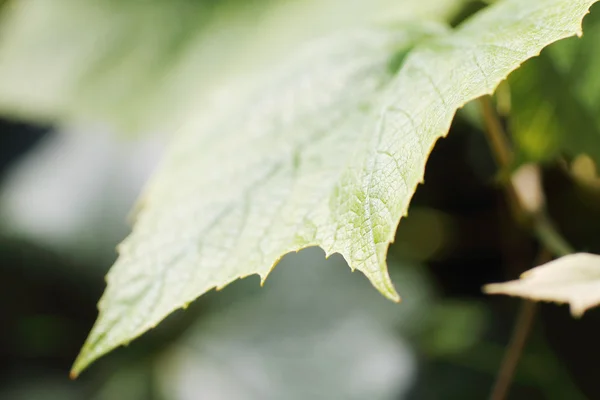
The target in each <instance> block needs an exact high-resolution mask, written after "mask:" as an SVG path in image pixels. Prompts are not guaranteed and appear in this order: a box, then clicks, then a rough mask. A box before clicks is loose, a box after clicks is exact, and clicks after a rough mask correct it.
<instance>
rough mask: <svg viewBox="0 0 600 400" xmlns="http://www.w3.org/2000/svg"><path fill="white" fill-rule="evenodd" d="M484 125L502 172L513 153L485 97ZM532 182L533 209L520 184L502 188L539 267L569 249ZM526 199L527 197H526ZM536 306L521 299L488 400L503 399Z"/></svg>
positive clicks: (510, 183) (511, 182)
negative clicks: (529, 235)
mask: <svg viewBox="0 0 600 400" xmlns="http://www.w3.org/2000/svg"><path fill="white" fill-rule="evenodd" d="M479 102H480V106H481V109H482V113H483V118H484V121H485V126H486V135H487V138H488V142H489V144H490V148H491V150H492V153H493V154H494V158H495V159H496V163H497V164H498V166H499V167H500V168H501V169H503V170H506V169H507V168H508V167H510V164H511V163H512V161H513V151H512V149H511V146H510V143H509V142H508V139H507V137H506V133H505V132H504V129H503V128H502V124H501V123H500V119H499V118H498V115H497V114H496V111H495V110H494V106H493V104H492V101H491V99H490V98H489V97H482V98H480V100H479ZM534 179H535V180H534V181H533V182H531V183H530V185H529V186H530V188H529V189H530V190H536V191H537V192H536V193H534V194H535V195H537V197H538V198H539V199H540V200H539V201H537V202H533V203H531V204H533V206H532V205H531V204H529V203H527V202H526V201H523V199H525V198H527V197H528V196H526V195H527V193H524V192H520V190H521V191H524V190H525V189H526V188H524V187H523V186H522V185H516V184H515V181H514V180H513V179H507V181H506V184H505V186H504V189H505V191H506V194H507V197H508V199H509V201H510V205H511V209H512V212H513V216H514V218H515V220H516V222H517V223H523V222H524V221H529V222H530V223H531V225H532V227H533V233H534V234H535V235H536V236H537V238H538V240H539V241H540V243H541V244H542V245H543V250H542V252H541V253H540V256H539V257H538V260H536V266H537V265H540V264H543V263H544V262H547V261H549V260H550V259H551V255H555V256H564V255H566V254H570V253H572V252H573V250H572V247H571V246H570V245H569V243H568V242H567V241H566V240H565V239H564V238H563V237H562V235H561V234H560V233H559V232H558V231H557V230H556V229H555V227H554V225H553V224H552V222H551V221H550V219H549V218H548V216H547V214H546V212H545V209H544V202H543V198H544V196H543V190H542V186H541V183H540V182H539V176H537V175H535V178H534ZM529 197H530V196H529ZM535 313H536V304H535V303H534V302H532V301H528V300H523V301H522V302H521V308H520V311H519V315H518V317H517V320H516V322H515V326H514V328H513V332H512V335H511V339H510V342H509V344H508V346H507V348H506V352H505V354H504V358H503V360H502V364H501V365H500V369H499V371H498V376H497V378H496V382H495V384H494V387H493V389H492V393H491V395H490V399H491V400H503V399H505V398H506V396H507V394H508V391H509V389H510V386H511V384H512V380H513V377H514V374H515V371H516V368H517V365H518V364H519V359H520V358H521V354H522V353H523V350H524V348H525V344H526V342H527V337H528V336H529V333H530V331H531V328H532V326H533V323H534V321H535Z"/></svg>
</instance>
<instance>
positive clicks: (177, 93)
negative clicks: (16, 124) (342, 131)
mask: <svg viewBox="0 0 600 400" xmlns="http://www.w3.org/2000/svg"><path fill="white" fill-rule="evenodd" d="M467 1H468V0H421V1H419V2H414V1H410V0H399V1H398V0H305V1H301V2H298V1H293V0H254V1H244V0H170V1H162V0H151V1H144V2H139V1H135V0H134V1H132V0H125V1H113V0H99V1H96V0H83V1H80V0H56V1H53V2H52V4H50V3H49V2H47V1H43V0H26V1H18V2H13V3H11V4H10V5H8V6H6V7H4V8H3V9H2V11H3V14H2V19H1V21H0V76H1V77H2V80H0V112H1V113H2V114H4V115H10V116H19V117H22V118H26V119H29V120H35V121H41V122H56V121H58V122H61V123H62V122H65V121H66V122H76V123H81V122H84V123H90V122H91V123H93V124H98V123H101V124H104V125H110V127H111V128H118V129H119V130H125V131H129V132H138V131H140V130H142V131H147V130H150V131H163V130H164V131H171V130H172V129H173V126H178V125H179V124H181V123H182V122H183V123H185V121H186V120H187V119H188V118H193V117H194V116H195V115H196V114H197V111H198V109H200V108H202V107H205V104H204V101H205V100H206V97H205V96H206V95H207V94H209V93H211V91H212V90H213V89H215V88H217V87H219V86H220V85H222V84H223V83H224V82H228V83H231V80H232V79H233V77H237V76H240V82H239V83H237V84H236V85H242V84H243V83H244V82H246V81H248V80H250V81H251V79H249V77H251V76H252V74H254V73H256V71H257V70H260V69H261V68H264V67H266V66H268V65H270V64H271V63H273V62H275V61H276V60H277V59H279V58H280V57H282V56H285V55H289V54H292V53H293V52H294V51H295V49H296V48H297V47H298V46H299V45H301V44H302V43H304V42H306V41H307V40H308V39H311V38H315V37H318V36H321V35H323V34H326V33H329V32H336V31H339V30H343V29H345V28H348V27H351V26H356V25H359V26H360V25H362V24H365V23H382V24H384V23H386V24H387V23H390V22H394V23H396V22H398V21H402V20H409V19H410V20H421V19H425V18H434V19H436V18H439V19H445V18H447V17H448V16H450V15H453V14H454V13H455V12H456V11H457V10H458V8H459V7H460V6H461V5H462V4H464V3H465V2H467ZM238 90H239V88H238Z"/></svg>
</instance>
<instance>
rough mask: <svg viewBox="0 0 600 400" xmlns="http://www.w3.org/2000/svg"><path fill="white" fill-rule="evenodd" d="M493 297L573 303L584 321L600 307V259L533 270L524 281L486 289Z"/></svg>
mask: <svg viewBox="0 0 600 400" xmlns="http://www.w3.org/2000/svg"><path fill="white" fill-rule="evenodd" d="M484 291H485V292H486V293H489V294H506V295H509V296H518V297H524V298H526V299H531V300H536V301H551V302H556V303H569V304H570V305H571V314H573V316H574V317H580V316H582V315H583V313H584V312H585V311H586V310H588V309H590V308H592V307H596V306H598V305H600V256H599V255H596V254H588V253H577V254H571V255H568V256H564V257H561V258H559V259H556V260H554V261H550V262H549V263H547V264H544V265H540V266H539V267H536V268H533V269H531V270H529V271H527V272H525V273H524V274H523V275H521V279H519V280H515V281H510V282H506V283H494V284H491V285H487V286H485V287H484Z"/></svg>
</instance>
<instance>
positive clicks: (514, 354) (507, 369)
mask: <svg viewBox="0 0 600 400" xmlns="http://www.w3.org/2000/svg"><path fill="white" fill-rule="evenodd" d="M535 311H536V303H534V302H533V301H529V300H523V301H521V307H520V310H519V315H518V317H517V320H516V322H515V326H514V328H513V332H512V336H511V338H510V342H509V343H508V346H507V348H506V351H505V353H504V358H503V359H502V364H501V366H500V370H499V371H498V376H497V377H496V382H495V383H494V388H493V389H492V394H491V395H490V400H503V399H505V398H506V395H507V394H508V390H509V389H510V385H511V384H512V380H513V377H514V375H515V371H516V369H517V365H519V360H520V359H521V354H522V353H523V349H524V348H525V343H526V342H527V337H528V336H529V332H531V327H532V326H533V322H534V321H535Z"/></svg>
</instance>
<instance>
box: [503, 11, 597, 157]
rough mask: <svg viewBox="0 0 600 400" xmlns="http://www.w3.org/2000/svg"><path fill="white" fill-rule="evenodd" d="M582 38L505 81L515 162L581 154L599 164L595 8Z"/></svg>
mask: <svg viewBox="0 0 600 400" xmlns="http://www.w3.org/2000/svg"><path fill="white" fill-rule="evenodd" d="M583 29H584V32H585V33H584V35H583V36H582V37H581V38H571V39H567V40H564V41H561V42H558V43H556V44H555V45H553V46H551V47H549V48H548V49H546V50H545V51H544V52H543V53H542V54H541V55H540V56H539V57H536V58H534V59H532V60H530V61H528V62H527V63H525V64H524V65H523V66H522V67H521V68H519V69H518V70H517V71H516V72H515V73H514V74H512V75H511V77H510V88H511V93H512V107H511V110H510V128H511V129H510V131H511V133H512V134H513V137H514V140H515V144H516V145H517V150H518V154H517V157H518V158H517V160H516V162H517V163H522V162H528V161H533V162H536V161H552V160H554V159H555V158H556V156H557V155H568V156H570V157H571V158H574V157H575V156H577V155H579V154H581V153H586V154H588V155H589V156H590V157H592V158H593V159H594V161H595V162H596V163H599V162H600V74H598V71H599V70H600V55H599V54H598V51H596V49H598V48H599V47H600V6H598V5H596V6H594V7H592V10H591V13H590V15H588V16H587V17H586V18H585V19H584V23H583Z"/></svg>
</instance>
